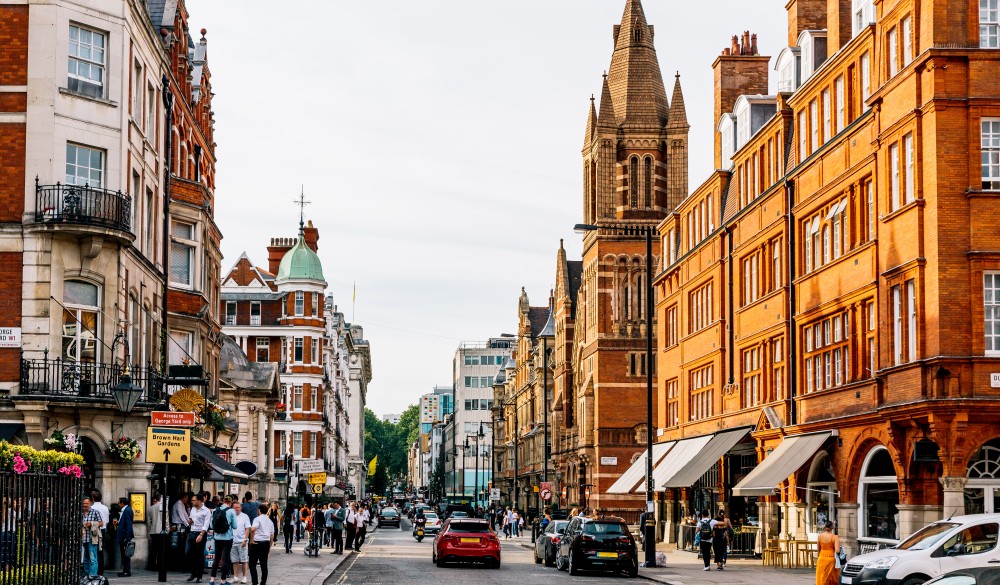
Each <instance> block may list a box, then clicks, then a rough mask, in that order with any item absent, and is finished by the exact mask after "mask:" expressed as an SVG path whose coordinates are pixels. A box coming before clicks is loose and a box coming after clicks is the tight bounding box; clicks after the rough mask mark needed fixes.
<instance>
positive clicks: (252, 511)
mask: <svg viewBox="0 0 1000 585" xmlns="http://www.w3.org/2000/svg"><path fill="white" fill-rule="evenodd" d="M247 504H253V505H250V506H248V505H247ZM233 507H234V508H235V507H236V506H233ZM240 508H241V509H242V510H243V513H244V514H246V515H247V518H249V519H250V521H251V522H253V520H254V518H256V517H257V510H258V508H259V507H258V506H257V505H256V504H254V502H253V492H249V491H248V492H247V493H245V494H243V503H242V505H241V506H240ZM263 509H264V510H267V508H263Z"/></svg>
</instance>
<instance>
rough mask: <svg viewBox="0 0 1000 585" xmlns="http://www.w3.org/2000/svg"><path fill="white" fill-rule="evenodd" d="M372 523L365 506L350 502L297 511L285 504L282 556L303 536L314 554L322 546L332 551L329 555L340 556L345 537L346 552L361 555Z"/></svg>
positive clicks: (369, 511) (361, 503) (370, 510)
mask: <svg viewBox="0 0 1000 585" xmlns="http://www.w3.org/2000/svg"><path fill="white" fill-rule="evenodd" d="M296 519H297V520H298V521H297V522H296ZM374 521H375V516H374V513H373V511H372V507H371V504H369V503H368V502H351V503H349V504H348V505H346V506H344V505H341V503H340V502H332V503H328V504H322V505H320V506H308V505H304V506H302V507H301V508H299V509H297V510H296V508H295V506H294V505H292V504H291V503H289V504H288V506H287V507H286V508H285V514H284V525H283V530H282V532H283V533H284V536H285V553H286V554H288V553H291V552H292V540H293V538H294V539H295V540H301V538H302V536H303V534H305V536H306V538H307V540H308V542H309V544H310V546H315V547H316V549H317V551H318V550H319V549H321V548H323V547H324V546H326V547H332V548H333V551H332V552H331V553H330V554H334V555H340V554H344V546H345V542H344V541H345V537H346V541H347V542H346V546H347V549H348V550H354V551H355V552H361V547H362V546H363V545H364V544H365V536H366V535H367V533H368V527H369V526H371V525H372V524H373V523H374Z"/></svg>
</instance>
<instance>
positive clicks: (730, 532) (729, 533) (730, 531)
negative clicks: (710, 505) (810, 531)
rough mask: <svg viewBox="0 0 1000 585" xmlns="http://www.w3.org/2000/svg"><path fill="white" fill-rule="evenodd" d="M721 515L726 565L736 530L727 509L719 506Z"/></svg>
mask: <svg viewBox="0 0 1000 585" xmlns="http://www.w3.org/2000/svg"><path fill="white" fill-rule="evenodd" d="M719 516H722V521H723V522H725V523H726V554H725V556H724V557H722V566H723V567H725V566H726V561H728V560H729V553H730V552H732V549H733V541H734V540H735V539H736V530H735V529H734V528H733V523H732V522H731V521H730V520H729V518H728V517H727V516H726V511H725V510H724V509H723V508H719ZM820 526H822V524H820Z"/></svg>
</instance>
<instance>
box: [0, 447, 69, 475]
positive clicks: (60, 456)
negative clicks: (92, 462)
mask: <svg viewBox="0 0 1000 585" xmlns="http://www.w3.org/2000/svg"><path fill="white" fill-rule="evenodd" d="M15 455H20V456H21V458H22V459H24V461H25V462H26V463H28V464H29V465H28V471H27V472H28V473H55V472H56V471H57V470H58V469H59V468H60V467H69V466H70V465H77V466H82V465H83V455H80V454H77V453H64V452H62V451H39V450H38V449H34V448H32V447H29V446H27V445H12V444H10V443H8V442H7V441H0V471H13V470H14V456H15Z"/></svg>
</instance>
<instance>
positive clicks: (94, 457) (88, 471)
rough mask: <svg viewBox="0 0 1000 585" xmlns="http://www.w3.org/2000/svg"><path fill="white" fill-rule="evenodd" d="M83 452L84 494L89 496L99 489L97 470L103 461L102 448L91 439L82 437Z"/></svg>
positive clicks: (81, 451) (81, 452)
mask: <svg viewBox="0 0 1000 585" xmlns="http://www.w3.org/2000/svg"><path fill="white" fill-rule="evenodd" d="M80 445H81V450H80V454H81V455H83V493H85V494H89V493H90V492H92V491H93V490H95V489H97V470H98V468H99V467H100V465H101V461H102V460H103V457H102V454H101V448H100V446H98V444H97V443H96V442H95V441H94V440H93V439H91V438H90V437H85V436H82V437H80Z"/></svg>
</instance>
